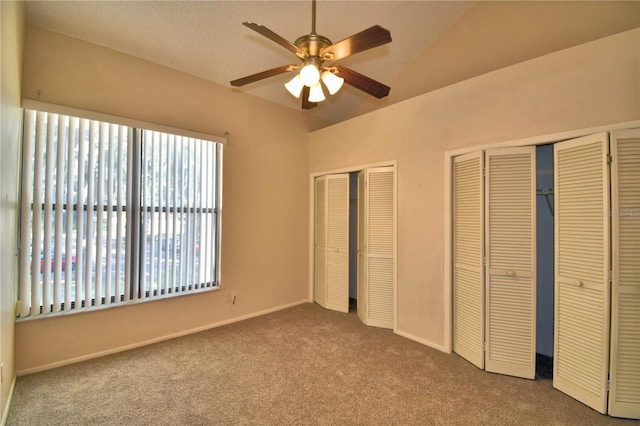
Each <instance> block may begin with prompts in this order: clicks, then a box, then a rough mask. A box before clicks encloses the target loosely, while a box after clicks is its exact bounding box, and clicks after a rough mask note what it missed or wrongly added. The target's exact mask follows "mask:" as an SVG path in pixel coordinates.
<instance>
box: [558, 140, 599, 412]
mask: <svg viewBox="0 0 640 426" xmlns="http://www.w3.org/2000/svg"><path fill="white" fill-rule="evenodd" d="M607 159H608V137H607V134H606V133H601V134H597V135H591V136H587V137H583V138H579V139H574V140H571V141H567V142H561V143H557V144H556V145H555V146H554V165H555V168H554V182H555V190H554V193H555V217H554V219H555V223H554V227H555V232H554V234H555V290H554V291H555V297H554V299H555V300H554V305H555V326H554V377H553V386H554V387H555V388H557V389H558V390H560V391H562V392H564V393H566V394H568V395H569V396H571V397H573V398H575V399H577V400H579V401H581V402H583V403H584V404H586V405H588V406H590V407H592V408H594V409H596V410H597V411H599V412H601V413H605V412H606V408H607V407H606V403H607V390H606V384H607V376H608V372H609V357H608V355H609V306H610V304H609V278H608V275H609V274H608V271H609V215H608V214H607V212H609V211H610V210H609V172H608V164H607Z"/></svg>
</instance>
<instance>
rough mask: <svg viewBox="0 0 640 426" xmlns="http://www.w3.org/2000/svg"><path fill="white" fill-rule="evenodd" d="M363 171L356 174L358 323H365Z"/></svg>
mask: <svg viewBox="0 0 640 426" xmlns="http://www.w3.org/2000/svg"><path fill="white" fill-rule="evenodd" d="M364 182H365V171H361V172H359V173H358V239H357V244H358V247H357V254H358V273H357V298H358V301H357V307H358V317H359V318H360V321H362V322H363V323H366V321H367V285H366V284H367V257H366V252H365V235H366V232H365V230H366V223H365V216H366V203H365V196H364V194H365V190H364V186H365V184H364Z"/></svg>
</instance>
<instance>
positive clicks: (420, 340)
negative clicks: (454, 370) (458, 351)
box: [393, 329, 451, 354]
mask: <svg viewBox="0 0 640 426" xmlns="http://www.w3.org/2000/svg"><path fill="white" fill-rule="evenodd" d="M393 332H394V333H396V334H397V335H399V336H402V337H406V338H407V339H409V340H413V341H414V342H418V343H421V344H423V345H425V346H429V347H430V348H433V349H437V350H439V351H440V352H444V353H447V354H450V353H451V351H450V350H447V348H446V347H445V346H443V345H438V344H436V343H433V342H430V341H428V340H426V339H423V338H422V337H418V336H414V335H413V334H411V333H407V332H406V331H401V330H398V329H396V330H394V331H393Z"/></svg>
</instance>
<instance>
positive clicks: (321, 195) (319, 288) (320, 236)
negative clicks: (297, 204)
mask: <svg viewBox="0 0 640 426" xmlns="http://www.w3.org/2000/svg"><path fill="white" fill-rule="evenodd" d="M326 183H327V178H326V176H322V177H319V178H316V181H315V237H314V238H315V247H314V280H313V282H314V299H315V301H316V303H317V304H318V305H320V306H322V307H323V308H324V307H326V306H327V225H326V222H327V220H326V217H327V205H326V196H327V194H326V188H325V187H326Z"/></svg>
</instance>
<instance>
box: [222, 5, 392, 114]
mask: <svg viewBox="0 0 640 426" xmlns="http://www.w3.org/2000/svg"><path fill="white" fill-rule="evenodd" d="M242 24H243V25H244V26H246V27H248V28H250V29H252V30H254V31H255V32H257V33H259V34H261V35H263V36H265V37H266V38H268V39H269V40H271V41H274V42H276V43H278V44H279V45H280V46H282V47H284V48H285V49H287V50H289V51H291V52H292V53H294V54H295V55H296V56H297V57H298V58H299V59H300V60H301V63H300V64H297V65H296V64H288V65H281V66H279V67H276V68H272V69H270V70H266V71H262V72H259V73H257V74H252V75H249V76H246V77H243V78H239V79H237V80H233V81H231V85H232V86H235V87H238V86H244V85H246V84H249V83H254V82H256V81H259V80H262V79H265V78H269V77H273V76H276V75H279V74H283V73H285V72H290V71H297V70H298V69H299V70H300V73H299V74H296V76H295V77H294V78H293V79H292V80H291V81H289V82H288V83H286V84H285V87H286V88H287V90H288V91H289V93H291V94H292V95H293V96H295V97H296V98H299V97H300V95H302V108H303V109H311V108H313V107H315V106H316V105H318V102H322V101H323V100H325V96H324V91H323V89H322V84H321V83H320V81H322V83H324V86H325V87H326V88H327V90H328V91H329V94H331V95H334V94H335V93H337V92H338V90H340V88H341V87H342V84H343V83H347V84H349V85H351V86H353V87H355V88H357V89H360V90H362V91H364V92H366V93H368V94H370V95H372V96H375V97H376V98H383V97H385V96H387V95H388V94H389V90H391V88H390V87H389V86H386V85H384V84H382V83H380V82H377V81H375V80H373V79H371V78H369V77H367V76H365V75H362V74H360V73H357V72H356V71H353V70H352V69H349V68H347V67H345V66H342V65H339V64H336V63H334V61H338V60H340V59H343V58H346V57H347V56H351V55H353V54H356V53H359V52H363V51H365V50H368V49H372V48H374V47H377V46H381V45H383V44H387V43H390V42H391V33H390V32H389V31H388V30H386V29H384V28H382V27H381V26H379V25H374V26H373V27H371V28H368V29H366V30H364V31H361V32H359V33H357V34H354V35H352V36H351V37H347V38H345V39H344V40H342V41H339V42H337V43H332V42H331V40H329V39H328V38H327V37H325V36H322V35H320V34H316V0H312V1H311V33H309V34H305V35H303V36H300V37H298V38H297V39H296V40H295V41H294V42H293V43H291V42H289V41H288V40H286V39H285V38H283V37H282V36H280V35H278V34H276V33H274V32H273V31H271V30H270V29H268V28H267V27H265V26H263V25H260V24H254V23H253V22H243V23H242ZM325 62H329V64H328V65H326V64H325Z"/></svg>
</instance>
